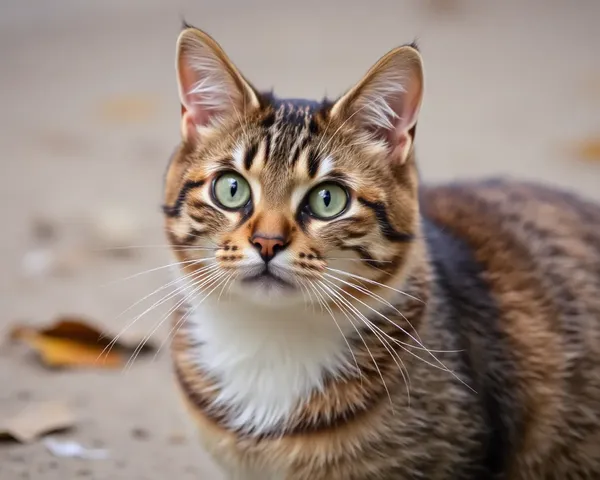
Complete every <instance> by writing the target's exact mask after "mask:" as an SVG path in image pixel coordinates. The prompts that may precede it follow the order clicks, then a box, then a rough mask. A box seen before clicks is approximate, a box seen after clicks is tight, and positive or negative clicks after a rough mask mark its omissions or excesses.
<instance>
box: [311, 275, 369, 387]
mask: <svg viewBox="0 0 600 480" xmlns="http://www.w3.org/2000/svg"><path fill="white" fill-rule="evenodd" d="M308 285H309V286H310V287H311V288H312V289H313V290H314V292H315V295H316V296H317V300H318V302H319V303H320V304H321V306H322V307H324V308H326V309H327V312H328V313H329V315H330V316H331V318H332V320H333V321H334V323H335V326H336V327H337V329H338V330H339V331H340V334H341V335H342V338H343V339H344V342H346V346H347V347H348V351H349V352H350V355H352V360H354V365H355V366H356V373H357V374H358V376H359V377H360V379H361V384H362V378H363V373H362V370H361V369H360V367H359V366H358V360H357V359H356V356H355V355H354V350H352V347H351V346H350V342H348V339H347V338H346V335H344V331H343V330H342V327H340V324H339V323H338V322H337V320H336V319H335V315H334V313H333V311H332V310H331V307H330V306H329V305H327V302H326V301H325V300H324V299H323V297H321V296H320V294H319V291H318V290H317V289H316V287H315V285H313V284H310V283H309V284H308Z"/></svg>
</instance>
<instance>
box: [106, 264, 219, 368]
mask: <svg viewBox="0 0 600 480" xmlns="http://www.w3.org/2000/svg"><path fill="white" fill-rule="evenodd" d="M209 267H210V268H207V269H206V270H208V271H202V272H195V274H198V277H195V278H194V280H195V281H196V280H199V279H200V278H201V277H202V276H203V275H206V274H207V273H210V272H212V271H213V270H214V269H216V268H218V265H216V264H214V265H210V266H209ZM187 288H189V285H187V284H184V285H182V286H180V287H178V288H176V289H175V290H174V291H172V292H170V293H168V294H166V295H164V296H163V297H162V298H161V299H160V300H158V301H156V302H155V303H154V304H152V305H151V306H150V307H148V308H147V309H146V310H144V311H143V312H142V313H140V314H139V315H137V316H136V317H135V318H134V319H133V320H131V321H130V322H129V323H128V324H127V325H126V326H125V328H123V329H122V330H121V331H120V332H119V333H118V334H117V335H115V337H114V338H113V339H112V340H111V341H110V342H109V344H108V345H106V347H104V349H103V350H102V352H100V354H99V355H98V359H100V358H102V355H104V354H106V355H108V354H109V353H110V351H111V350H112V348H113V347H114V346H115V344H116V343H117V342H118V341H119V338H121V336H122V335H123V334H124V333H125V332H127V330H129V329H130V328H131V327H132V326H133V325H134V324H135V323H136V322H137V321H138V320H139V319H140V318H142V317H143V316H144V315H146V314H147V313H148V312H151V311H152V310H154V309H155V308H157V307H159V306H160V305H162V304H163V303H165V302H167V301H169V300H170V299H172V298H173V297H175V296H176V295H178V294H179V293H180V292H181V291H184V290H186V289H187Z"/></svg>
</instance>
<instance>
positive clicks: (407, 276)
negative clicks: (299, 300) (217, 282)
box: [164, 29, 600, 480]
mask: <svg viewBox="0 0 600 480" xmlns="http://www.w3.org/2000/svg"><path fill="white" fill-rule="evenodd" d="M181 38H182V40H181V41H180V46H181V50H180V51H179V55H180V56H179V57H178V62H179V63H178V65H179V73H180V81H181V82H182V84H185V85H187V83H190V84H191V85H196V84H195V83H194V82H190V77H193V75H198V76H199V77H200V82H199V83H198V84H199V85H200V87H202V86H203V85H204V84H203V83H202V81H203V80H206V81H208V80H210V81H213V82H216V84H215V85H216V86H213V88H212V90H211V89H205V90H202V88H200V87H199V88H200V90H199V91H200V94H198V95H199V96H200V98H194V99H191V100H190V98H189V97H188V93H189V94H190V96H191V93H190V92H192V90H191V89H190V88H187V89H185V88H184V89H182V92H180V93H181V96H182V103H185V105H184V108H183V112H184V113H183V119H182V134H183V137H184V141H183V142H182V144H181V146H180V147H179V149H178V151H177V152H176V153H175V154H174V156H173V158H172V160H171V162H170V166H169V169H168V172H167V175H166V182H165V187H166V188H165V190H166V191H165V208H164V212H165V222H166V231H167V235H168V237H169V239H170V241H171V242H172V244H173V246H174V248H173V251H174V254H175V256H176V258H177V259H178V260H179V261H182V262H191V261H194V260H197V259H198V258H200V256H199V253H198V251H199V250H198V249H200V248H204V249H208V251H210V252H213V254H214V256H215V262H216V265H218V268H219V269H220V270H219V271H223V272H227V273H229V272H232V273H236V272H238V270H239V269H240V265H241V264H242V263H243V262H244V261H245V260H246V257H247V253H246V252H247V250H248V248H250V247H249V242H250V243H251V242H252V238H253V237H254V236H255V235H257V234H260V235H261V236H262V238H266V239H278V240H277V241H280V240H281V243H282V245H284V246H285V252H286V255H289V256H290V258H291V260H290V262H291V263H290V264H291V266H292V267H291V268H293V274H294V275H295V278H297V279H303V280H306V281H308V282H313V284H314V285H318V284H319V283H318V282H319V281H323V279H324V278H327V277H326V276H325V275H326V273H327V272H328V271H330V270H328V268H329V266H330V265H332V262H334V260H335V258H334V257H333V256H334V255H336V256H337V255H340V254H339V252H345V254H347V255H348V257H347V258H350V259H352V260H356V263H355V264H354V265H356V267H355V270H353V271H354V272H355V274H356V275H360V277H361V278H362V279H363V280H362V281H361V282H360V284H358V283H352V282H349V283H350V284H344V285H341V286H340V292H345V293H340V295H341V297H342V298H351V297H349V296H348V297H344V295H352V300H351V301H350V302H349V303H348V304H344V303H342V302H335V301H334V298H332V297H330V298H329V299H328V300H329V301H328V307H329V308H330V309H331V311H332V312H335V313H337V314H338V315H340V316H341V315H342V314H344V313H346V314H347V312H348V311H350V312H351V313H352V312H353V311H352V310H351V307H350V306H348V305H351V306H354V307H356V306H358V307H360V308H362V307H361V304H360V303H359V302H363V304H362V305H365V304H366V303H368V302H374V303H372V304H373V305H375V308H371V310H367V309H363V310H364V311H365V314H364V315H365V317H368V320H369V321H370V322H371V324H370V325H372V326H369V325H367V324H366V323H365V324H360V323H359V326H358V327H357V329H356V332H350V333H348V334H346V336H345V338H346V340H347V341H348V347H349V348H350V350H351V351H352V352H353V356H354V358H355V360H356V363H357V365H358V367H359V370H360V372H358V371H352V370H350V371H346V372H344V373H343V374H338V375H328V376H326V377H325V380H324V383H323V386H322V387H321V388H320V389H318V388H315V389H313V391H311V392H310V395H308V396H307V398H304V399H302V401H300V402H298V404H297V405H296V406H295V408H294V409H293V410H292V411H291V412H290V414H289V415H288V416H287V418H286V419H285V422H284V423H283V424H276V425H275V426H273V427H272V428H268V429H265V430H262V431H255V430H253V429H252V428H232V427H231V426H230V424H229V423H228V422H229V420H230V416H231V409H230V408H229V406H228V405H227V404H223V403H219V396H220V394H222V392H223V385H220V384H219V379H218V378H217V377H216V376H215V375H214V374H213V372H211V371H209V370H208V369H206V368H202V367H201V366H199V364H198V361H197V356H198V352H199V351H201V349H202V348H203V345H202V342H200V341H198V340H196V337H195V336H194V331H193V329H194V328H195V327H190V326H187V325H186V324H185V319H186V316H187V315H189V314H190V312H191V311H192V310H193V308H192V306H191V305H188V304H185V305H183V306H182V308H181V309H180V311H179V312H178V314H177V315H176V318H175V319H174V322H175V325H176V326H178V327H181V325H182V322H183V327H182V328H178V329H177V333H176V335H175V338H174V341H173V344H172V355H173V361H174V365H175V372H176V376H177V379H178V384H179V386H180V390H181V392H182V396H183V398H184V401H185V403H186V404H187V406H188V408H189V410H190V413H191V415H192V417H193V418H194V419H195V421H196V423H197V425H198V428H199V432H200V435H201V438H202V441H203V444H204V445H205V447H206V448H207V450H208V451H209V452H210V453H211V454H212V455H213V456H214V458H215V459H216V460H217V461H218V462H219V463H220V464H221V465H222V466H223V468H224V470H225V471H226V472H228V473H229V474H230V475H231V478H236V479H237V478H239V479H243V480H259V479H260V480H281V479H285V480H367V479H369V480H370V479H382V480H400V479H407V480H408V479H428V480H471V479H477V480H479V479H495V480H505V479H506V480H553V479H556V480H559V479H573V480H583V479H595V478H600V295H599V294H598V292H600V208H599V207H598V206H596V205H593V204H591V203H588V202H586V201H584V200H582V199H579V198H576V197H575V196H572V195H570V194H567V193H562V192H558V191H555V190H551V189H549V188H545V187H541V186H537V185H532V184H527V183H518V182H512V181H499V180H494V181H488V182H479V183H457V184H453V185H446V186H435V187H423V188H421V189H420V190H419V189H418V186H417V185H418V175H417V170H416V165H415V158H414V151H413V148H412V143H413V139H414V134H415V128H416V113H417V111H418V107H419V105H420V99H421V96H422V72H421V63H420V62H421V60H420V56H419V54H418V53H417V52H416V50H415V49H414V48H413V47H402V48H401V49H398V50H395V51H393V52H391V53H390V54H388V55H387V56H386V57H384V58H383V59H382V60H381V61H380V62H379V63H378V64H377V66H376V67H374V68H373V69H371V70H370V71H369V73H368V74H367V75H366V77H365V79H363V80H362V81H361V82H360V83H359V84H358V85H357V86H356V87H354V88H353V89H351V90H350V91H349V92H348V93H347V94H346V95H344V96H343V97H342V98H341V99H340V100H338V101H337V102H334V103H331V102H323V103H320V104H319V103H315V102H308V101H287V100H285V101H282V100H278V99H276V98H274V97H272V96H268V95H262V94H259V93H258V92H257V91H256V90H254V88H253V87H252V86H251V85H250V84H248V83H247V81H246V80H245V78H244V77H243V76H241V74H239V72H237V70H236V69H235V67H234V66H233V65H232V64H231V62H230V61H229V60H228V59H227V57H226V56H225V54H224V53H223V52H222V50H221V49H220V47H219V46H218V45H217V44H216V42H214V40H212V39H211V38H210V37H208V36H207V35H206V34H203V33H202V32H199V31H196V30H194V29H188V30H186V31H184V33H183V34H182V37H181ZM207 52H208V53H207ZM203 55H204V56H206V58H205V57H204V56H203ZM197 57H200V58H201V59H202V60H203V62H204V63H202V62H200V63H199V64H198V65H199V66H198V65H197V66H196V67H195V69H194V68H188V67H189V65H188V63H190V64H192V63H193V62H192V60H194V59H196V58H197ZM207 58H208V60H207ZM186 62H188V63H186ZM211 62H212V63H211ZM186 82H187V83H186ZM219 82H221V83H219ZM403 82H404V83H403ZM394 85H400V86H401V87H402V88H400V89H396V90H394V89H393V86H394ZM217 87H219V88H223V89H224V88H227V89H229V90H228V92H229V97H230V101H224V100H223V101H222V103H218V100H219V99H218V98H212V97H210V95H213V94H215V93H214V92H217V93H216V94H215V95H218V94H219V93H220V92H221V90H219V88H217ZM390 92H391V93H390ZM202 95H205V96H206V95H208V96H209V97H208V98H204V97H203V96H202ZM388 95H389V96H388ZM192 100H193V101H192ZM382 102H383V103H382ZM198 105H201V107H198ZM206 105H208V107H210V108H208V107H206V108H204V107H203V106H206ZM231 105H233V107H234V109H233V110H231V111H228V110H227V109H228V108H229V107H230V106H231ZM215 111H217V112H218V113H219V114H221V113H222V118H221V117H219V120H218V121H216V120H214V119H213V118H212V117H211V115H214V112H215ZM390 111H391V112H392V113H393V112H396V111H401V113H402V114H403V115H396V117H394V116H393V115H391V114H390V115H391V116H389V117H386V115H388V114H389V112H390ZM378 114H379V115H380V116H378ZM406 118H409V119H410V121H409V122H406V121H405V119H406ZM403 119H404V120H403ZM386 122H387V123H386ZM230 169H231V170H235V171H237V172H239V173H240V174H243V175H244V176H245V178H247V179H248V181H249V183H250V184H251V185H252V186H253V195H255V197H253V199H252V202H249V203H248V205H247V206H244V207H243V208H241V209H240V210H239V211H236V212H233V213H232V212H228V211H225V210H224V209H219V208H218V207H216V206H215V204H214V202H213V201H211V199H210V190H209V188H208V186H209V185H211V184H212V182H213V180H214V179H215V176H216V175H217V174H218V173H219V172H222V171H224V170H230ZM323 172H325V173H323ZM325 180H327V181H336V182H339V183H340V184H342V185H345V186H347V188H348V191H349V192H350V193H349V196H350V197H351V203H350V205H351V206H350V208H351V213H350V214H348V215H347V216H341V217H340V218H339V219H334V220H331V221H330V222H321V221H317V220H315V219H314V218H312V217H310V216H307V215H306V214H305V212H304V210H302V208H300V206H301V202H300V200H301V199H299V198H297V199H295V198H294V195H296V192H297V191H298V189H304V191H308V189H310V188H311V186H313V185H317V184H318V183H319V182H320V181H325ZM301 191H302V190H301ZM257 192H259V193H257ZM294 201H295V202H296V203H294ZM199 269H200V267H199V266H198V265H196V264H194V263H188V264H185V265H184V266H182V268H181V270H182V275H185V274H194V273H195V272H201V270H199ZM209 272H210V271H209ZM203 275H208V278H210V275H211V274H210V273H209V274H203ZM201 278H202V277H201ZM205 278H206V277H205ZM218 278H221V277H218ZM233 281H234V282H235V280H233ZM209 285H211V286H212V285H213V284H212V283H210V281H209ZM373 295H375V296H377V297H378V298H376V297H374V296H373ZM375 300H376V301H375ZM369 305H370V304H369ZM298 308H300V307H298ZM306 315H307V316H308V315H310V310H307V311H306ZM201 320H202V319H201ZM204 320H206V321H208V320H209V319H204ZM225 320H226V319H225ZM285 321H286V318H283V317H282V318H280V319H279V318H278V319H277V322H276V323H279V324H284V323H285ZM234 333H235V332H234ZM382 339H383V340H382ZM384 340H385V341H384ZM423 345H425V346H426V347H427V349H425V348H423ZM274 361H275V362H276V361H278V359H274ZM264 374H265V375H266V376H268V375H269V371H266V372H264Z"/></svg>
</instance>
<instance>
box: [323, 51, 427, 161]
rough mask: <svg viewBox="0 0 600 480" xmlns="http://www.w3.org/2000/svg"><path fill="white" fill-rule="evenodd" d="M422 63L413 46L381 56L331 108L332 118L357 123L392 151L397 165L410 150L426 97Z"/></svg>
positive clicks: (405, 157) (392, 156)
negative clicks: (424, 97) (422, 102)
mask: <svg viewBox="0 0 600 480" xmlns="http://www.w3.org/2000/svg"><path fill="white" fill-rule="evenodd" d="M423 83H424V81H423V63H422V61H421V55H420V54H419V52H418V50H417V49H416V48H415V47H413V46H403V47H398V48H396V49H394V50H392V51H390V52H389V53H388V54H387V55H385V56H384V57H382V58H381V59H380V60H379V61H378V62H377V63H376V64H375V65H374V66H373V67H371V69H370V70H369V71H368V72H367V74H366V75H365V76H364V77H363V79H362V80H361V81H360V82H359V83H358V84H357V85H356V86H354V87H353V88H352V89H351V90H349V91H348V92H347V93H346V94H345V95H343V96H342V97H341V98H340V99H339V100H338V101H337V102H336V103H335V104H334V105H333V107H332V109H331V111H330V115H331V116H332V117H333V118H337V119H339V120H340V121H347V122H355V124H356V125H358V126H359V128H362V129H364V130H365V131H367V132H368V133H369V134H371V135H373V136H374V137H375V138H377V139H379V140H383V141H384V142H385V143H386V145H387V146H388V148H389V152H390V158H391V159H392V160H393V161H394V162H399V163H404V162H405V161H406V159H407V157H408V155H409V153H410V151H411V147H412V141H413V138H412V137H413V133H414V126H415V125H416V123H417V116H418V114H419V109H420V107H421V100H422V98H423V87H424V84H423Z"/></svg>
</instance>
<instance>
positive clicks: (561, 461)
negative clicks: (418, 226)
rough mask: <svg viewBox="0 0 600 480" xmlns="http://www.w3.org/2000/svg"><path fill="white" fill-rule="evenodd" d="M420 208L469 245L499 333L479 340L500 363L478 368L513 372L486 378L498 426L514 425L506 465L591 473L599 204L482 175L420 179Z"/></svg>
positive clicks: (598, 423) (599, 335)
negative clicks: (511, 456)
mask: <svg viewBox="0 0 600 480" xmlns="http://www.w3.org/2000/svg"><path fill="white" fill-rule="evenodd" d="M421 209H422V214H423V216H424V217H425V218H427V219H429V220H431V221H432V222H433V223H434V224H436V225H437V227H438V228H441V229H443V231H445V232H446V233H448V234H450V235H452V236H453V237H455V238H456V239H458V240H459V241H460V242H462V243H464V244H465V245H466V246H467V247H468V249H469V250H470V251H471V253H472V255H473V258H474V260H475V261H476V262H477V263H478V264H479V266H480V268H481V271H482V274H481V276H482V280H483V281H484V282H485V284H486V285H487V288H488V289H489V293H490V294H491V297H492V298H493V300H494V302H495V303H496V304H497V311H498V312H499V318H498V319H496V321H497V326H498V331H499V332H500V335H501V336H502V337H503V339H502V341H498V342H496V341H494V340H493V341H491V342H486V344H487V345H491V348H500V347H499V346H498V347H496V346H495V345H496V344H497V345H503V347H502V348H504V351H502V352H496V353H497V355H495V356H494V355H491V356H490V357H489V358H494V359H495V360H494V361H493V362H492V363H494V362H495V363H502V365H498V364H492V365H488V366H485V367H482V368H485V369H486V371H487V372H492V374H491V375H492V376H496V377H501V376H502V375H503V374H502V372H504V371H508V370H510V371H511V372H513V373H514V377H515V378H513V379H512V380H510V379H508V380H507V382H506V384H505V385H502V379H501V378H500V380H498V379H497V378H496V379H494V380H492V383H495V384H496V385H495V386H496V387H498V391H499V392H501V393H498V396H500V397H501V398H500V405H501V408H502V410H503V413H504V415H506V416H507V417H510V418H505V423H506V425H508V426H509V427H510V428H511V430H512V431H513V432H519V434H518V435H516V434H515V435H516V436H515V437H514V438H513V440H514V442H513V447H514V448H516V450H517V452H515V455H516V457H517V458H518V459H519V460H518V461H517V462H516V466H515V468H517V469H519V467H518V466H517V465H520V466H521V467H523V466H524V465H525V464H527V465H529V466H531V467H533V468H534V470H537V471H538V473H539V474H540V476H542V477H541V478H566V477H564V475H566V474H567V472H569V474H571V475H572V474H573V473H574V472H577V474H578V475H579V476H571V477H569V478H592V477H589V476H588V475H589V474H591V473H592V472H594V473H597V472H600V206H598V205H595V204H594V203H592V202H590V201H587V200H585V199H582V198H579V197H577V196H575V195H572V194H570V193H566V192H564V191H560V190H555V189H552V188H548V187H543V186H540V185H535V184H531V183H525V182H514V181H510V180H490V181H486V182H472V183H469V182H466V183H455V184H450V185H446V186H435V187H425V188H423V189H422V192H421ZM488 340H489V339H488ZM507 346H508V348H507ZM498 359H500V362H498V361H497V360H498ZM477 360H478V359H474V361H475V362H476V361H477ZM510 478H513V477H510ZM514 478H521V476H519V474H516V472H515V476H514ZM527 478H529V477H527ZM534 478H538V477H534Z"/></svg>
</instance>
